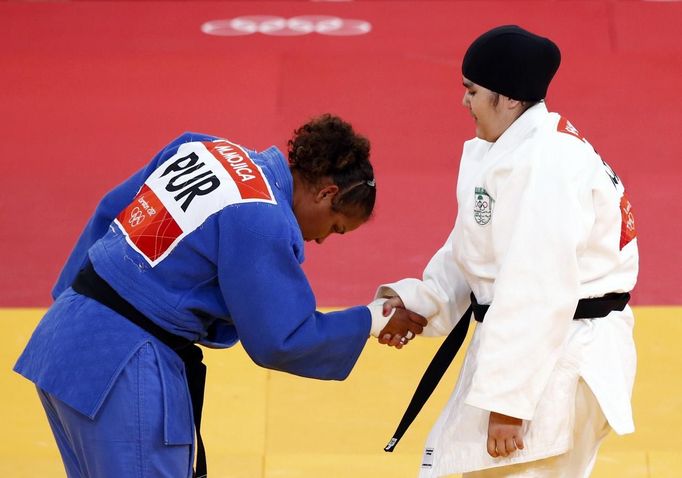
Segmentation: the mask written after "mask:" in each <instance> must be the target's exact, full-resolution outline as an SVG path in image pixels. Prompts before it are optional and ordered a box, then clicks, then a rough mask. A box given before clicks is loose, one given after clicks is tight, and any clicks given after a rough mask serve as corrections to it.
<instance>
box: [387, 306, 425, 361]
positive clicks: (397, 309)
mask: <svg viewBox="0 0 682 478" xmlns="http://www.w3.org/2000/svg"><path fill="white" fill-rule="evenodd" d="M392 311H394V312H393V316H392V317H391V319H390V320H389V321H388V323H387V324H386V326H385V327H384V328H383V329H382V330H381V333H380V334H379V343H380V344H386V345H388V346H390V347H395V348H397V349H401V348H403V346H405V345H407V343H408V342H409V341H410V340H412V339H413V338H414V337H416V336H417V335H419V334H421V333H422V331H423V330H424V327H426V326H427V325H428V323H429V322H428V321H427V320H426V319H425V318H424V317H422V316H421V315H419V314H417V313H415V312H412V311H410V310H407V309H406V308H405V304H403V301H402V300H401V299H400V297H391V298H390V299H388V300H387V301H386V302H385V303H384V305H383V314H384V316H385V317H387V316H389V315H390V314H391V312H392Z"/></svg>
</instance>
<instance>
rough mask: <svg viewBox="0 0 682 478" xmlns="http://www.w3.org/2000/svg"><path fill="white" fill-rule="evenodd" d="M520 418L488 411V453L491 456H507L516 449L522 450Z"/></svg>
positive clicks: (521, 421)
mask: <svg viewBox="0 0 682 478" xmlns="http://www.w3.org/2000/svg"><path fill="white" fill-rule="evenodd" d="M522 425H523V420H522V419H520V418H515V417H510V416H508V415H502V414H501V413H497V412H490V418H489V419H488V454H489V455H490V456H492V457H493V458H497V457H498V456H509V454H511V453H514V452H515V451H516V450H523V437H522V436H521V427H522Z"/></svg>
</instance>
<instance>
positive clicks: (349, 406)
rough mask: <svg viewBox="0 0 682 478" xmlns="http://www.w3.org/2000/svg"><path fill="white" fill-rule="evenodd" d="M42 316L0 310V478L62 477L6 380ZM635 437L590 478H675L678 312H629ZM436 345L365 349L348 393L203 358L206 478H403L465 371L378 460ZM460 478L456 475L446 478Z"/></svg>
mask: <svg viewBox="0 0 682 478" xmlns="http://www.w3.org/2000/svg"><path fill="white" fill-rule="evenodd" d="M43 312H44V311H43V310H42V309H0V336H1V337H2V341H3V343H2V347H0V365H1V366H2V369H1V370H2V372H1V373H0V387H1V390H2V394H1V395H0V397H1V398H0V400H2V402H1V405H2V406H0V414H1V415H0V419H1V423H2V425H3V433H2V434H1V437H2V438H0V440H2V443H1V446H0V454H2V456H0V477H3V478H5V477H12V478H24V477H41V478H52V477H63V476H65V473H64V470H63V468H62V465H61V461H60V458H59V454H58V451H57V447H56V445H55V444H54V441H53V439H52V435H51V432H50V430H49V426H48V424H47V419H46V418H45V416H44V413H43V410H42V407H41V406H40V403H39V401H38V398H37V396H36V394H35V389H34V388H33V385H32V384H31V383H30V382H28V381H26V380H25V379H23V378H22V377H20V376H19V375H17V374H15V373H14V372H12V371H11V369H12V366H13V365H14V361H15V360H16V357H17V356H18V354H19V352H20V351H21V349H22V347H23V346H24V344H25V343H26V340H27V339H28V337H29V336H30V334H31V331H32V330H33V328H34V327H35V324H36V323H37V322H38V320H39V319H40V317H41V315H42V313H43ZM635 316H636V320H637V322H636V329H635V337H636V341H637V348H638V357H639V366H638V372H637V380H636V383H635V391H634V409H635V425H636V427H637V431H636V433H634V434H632V435H628V436H623V437H619V436H616V435H614V434H612V435H611V436H609V438H608V439H607V441H606V442H605V444H604V445H603V446H602V449H601V452H600V454H599V458H598V461H597V465H596V467H595V470H594V473H593V474H592V476H593V477H596V478H612V477H618V478H662V477H670V478H673V477H680V476H682V433H681V431H682V344H681V339H682V307H636V308H635ZM441 341H442V339H430V338H419V339H417V340H415V341H413V342H412V343H411V344H410V345H409V346H408V347H406V348H404V349H402V350H396V349H392V348H388V347H385V346H380V345H379V344H378V343H377V342H376V340H374V339H371V340H370V341H369V343H368V344H367V346H366V348H365V350H364V352H363V354H362V356H361V357H360V360H359V362H358V364H357V366H356V367H355V369H354V370H353V372H352V373H351V376H350V377H349V378H348V379H347V380H346V381H343V382H325V381H317V380H309V379H303V378H300V377H294V376H290V375H286V374H283V373H280V372H272V371H268V370H264V369H262V368H259V367H257V366H256V365H255V364H253V363H252V362H251V361H250V360H249V358H248V356H247V355H246V353H245V352H244V350H243V349H242V348H241V347H239V346H237V347H234V348H232V349H229V350H218V351H215V350H206V352H205V356H206V360H205V361H206V363H207V365H208V384H207V390H206V403H205V407H204V415H203V417H204V418H203V424H202V435H203V437H204V442H205V444H206V447H207V450H208V460H209V462H208V463H209V470H210V476H211V477H212V478H320V477H324V478H365V477H367V478H388V477H390V478H403V477H405V478H407V477H415V476H416V475H417V474H418V469H419V463H420V460H421V447H422V444H423V441H424V439H425V438H426V435H427V433H428V431H429V429H430V426H431V424H432V423H433V422H434V421H435V419H436V417H437V415H438V412H439V411H440V409H441V407H442V406H443V405H444V404H445V402H446V400H447V398H448V396H449V394H450V391H451V389H452V387H453V385H454V381H455V377H456V373H457V370H458V368H459V366H460V364H461V358H460V359H459V361H455V362H454V363H453V364H452V365H451V367H450V370H449V371H448V373H447V375H446V376H445V377H444V378H443V380H442V382H441V384H440V386H439V387H438V389H437V390H436V392H435V393H434V395H433V396H432V397H431V399H430V401H429V402H428V403H427V405H426V407H425V408H424V410H423V411H422V413H421V414H420V415H419V417H418V418H417V419H416V421H415V422H414V424H413V425H412V427H411V428H410V429H409V431H408V432H407V434H406V435H405V437H404V438H403V440H402V441H401V442H400V445H399V446H398V448H397V450H396V451H395V452H394V453H390V454H389V453H385V452H384V451H383V446H384V445H385V444H386V442H387V441H388V439H389V438H390V436H391V434H392V433H393V431H394V429H395V426H396V425H397V423H398V421H399V419H400V417H401V416H402V413H403V411H404V408H405V406H406V405H407V403H408V402H409V399H410V397H411V395H412V392H413V390H414V387H415V386H416V384H417V382H418V381H419V379H420V378H421V375H422V372H423V371H424V369H425V367H426V366H427V364H428V363H429V361H430V359H431V357H432V356H433V354H434V352H435V350H436V349H437V348H438V345H439V344H440V343H441ZM453 476H458V475H453Z"/></svg>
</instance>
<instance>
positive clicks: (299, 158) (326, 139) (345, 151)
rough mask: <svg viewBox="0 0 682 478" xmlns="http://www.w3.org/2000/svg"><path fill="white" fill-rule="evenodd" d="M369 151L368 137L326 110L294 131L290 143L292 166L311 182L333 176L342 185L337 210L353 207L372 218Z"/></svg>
mask: <svg viewBox="0 0 682 478" xmlns="http://www.w3.org/2000/svg"><path fill="white" fill-rule="evenodd" d="M369 151H370V144H369V140H368V139H367V138H365V137H364V136H362V135H360V134H357V133H356V132H355V131H354V130H353V127H352V126H351V124H350V123H347V122H346V121H344V120H342V119H341V118H339V117H338V116H334V115H331V114H329V113H327V114H323V115H321V116H319V117H317V118H313V119H312V120H310V121H309V122H307V123H306V124H304V125H303V126H301V127H300V128H297V129H296V130H294V134H293V137H292V138H291V139H290V140H289V142H288V153H289V167H290V169H291V171H292V172H294V171H295V172H297V173H298V174H299V175H300V176H301V177H302V178H303V179H304V180H305V181H306V182H307V183H309V184H312V185H317V184H319V183H320V182H321V181H323V180H324V179H326V178H330V179H331V180H332V181H333V183H334V184H336V185H337V186H338V187H339V194H337V195H336V197H335V198H334V203H333V204H332V207H333V208H334V210H336V211H340V212H348V213H350V211H351V210H353V209H354V210H355V211H359V212H360V213H361V215H362V217H365V218H369V217H370V216H371V215H372V211H373V210H374V203H375V201H376V184H375V181H374V170H373V168H372V164H371V163H370V162H369Z"/></svg>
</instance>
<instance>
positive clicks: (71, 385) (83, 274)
mask: <svg viewBox="0 0 682 478" xmlns="http://www.w3.org/2000/svg"><path fill="white" fill-rule="evenodd" d="M375 197H376V184H375V179H374V174H373V170H372V166H371V164H370V161H369V142H368V141H367V139H365V138H364V137H362V136H360V135H358V134H356V133H355V132H354V131H353V128H352V126H351V125H350V124H348V123H346V122H344V121H343V120H341V119H340V118H338V117H335V116H332V115H324V116H321V117H319V118H315V119H313V120H311V121H310V122H308V123H306V124H305V125H303V126H301V127H300V128H298V129H297V130H295V132H294V135H293V137H292V139H291V140H290V141H289V143H288V159H287V158H286V157H285V156H284V155H283V154H282V153H281V152H280V151H279V150H278V149H277V148H275V147H271V148H269V149H267V150H265V151H262V152H256V151H253V150H250V149H247V148H245V147H243V146H240V145H239V144H236V143H233V142H232V141H230V140H228V139H224V138H217V137H214V136H208V135H205V134H197V133H186V134H183V135H182V136H180V137H179V138H177V139H176V140H174V141H173V142H172V143H170V144H169V145H167V146H166V147H165V148H163V149H162V150H161V151H160V152H159V153H158V154H157V155H156V156H155V157H154V158H153V159H152V160H151V161H150V162H149V163H148V164H147V165H146V166H145V167H144V168H143V169H141V170H140V171H138V172H137V173H136V174H134V175H133V176H132V177H130V178H129V179H128V180H126V181H125V182H123V183H122V184H120V185H118V186H117V187H116V188H114V189H113V190H112V191H111V192H109V193H108V194H107V195H105V196H104V198H103V199H102V201H101V202H100V203H99V205H98V206H97V209H96V210H95V213H94V215H93V216H92V218H91V219H90V221H89V222H88V224H87V226H86V227H85V230H84V232H83V233H82V235H81V237H80V238H79V240H78V242H77V244H76V246H75V248H74V250H73V251H72V253H71V255H70V257H69V259H68V261H67V262H66V264H65V266H64V268H63V270H62V273H61V275H60V277H59V279H58V281H57V284H56V286H55V288H54V290H53V296H54V298H55V302H54V304H53V305H52V306H51V307H50V308H49V310H48V311H47V313H46V315H45V316H44V317H43V319H42V320H41V322H40V323H39V325H38V326H37V328H36V330H35V331H34V333H33V335H32V337H31V339H30V341H29V343H28V345H27V346H26V349H25V350H24V352H23V353H22V355H21V356H20V357H19V360H18V362H17V364H16V366H15V370H16V371H17V372H18V373H20V374H22V375H23V376H24V377H26V378H27V379H29V380H31V381H32V382H34V383H35V384H36V387H37V389H38V394H39V396H40V399H41V401H42V404H43V406H44V408H45V411H46V413H47V416H48V420H49V422H50V425H51V427H52V431H53V433H54V436H55V439H56V441H57V445H58V447H59V450H60V452H61V455H62V459H63V461H64V465H65V468H66V472H67V475H68V476H69V477H71V478H75V477H98V478H109V477H111V478H120V477H124V476H125V477H154V478H159V477H173V478H176V477H177V478H179V477H183V478H184V477H189V476H192V474H193V473H194V476H199V477H200V476H205V475H206V461H205V455H204V450H203V444H202V443H201V435H200V433H199V431H200V424H201V421H200V418H201V406H202V402H203V384H204V379H205V367H204V366H203V364H202V363H201V350H200V348H199V347H197V345H196V344H197V343H199V344H202V345H205V346H208V347H214V348H227V347H231V346H233V345H234V344H235V343H236V342H237V341H241V343H242V345H243V347H244V349H245V350H246V352H247V353H248V354H249V356H250V357H251V358H252V359H253V361H254V362H256V363H257V364H258V365H260V366H263V367H267V368H270V369H275V370H281V371H284V372H288V373H293V374H297V375H301V376H304V377H312V378H318V379H332V380H343V379H344V378H345V377H346V376H347V375H348V374H349V373H350V371H351V369H352V368H353V366H354V364H355V362H356V360H357V358H358V356H359V355H360V353H361V351H362V349H363V347H364V345H365V343H366V340H367V337H368V336H369V335H370V333H371V334H372V335H374V336H378V335H379V333H380V332H381V331H382V329H383V330H384V333H390V334H393V335H396V334H397V335H400V336H407V337H413V336H414V335H415V334H418V333H420V332H421V331H422V327H423V326H424V325H426V321H425V320H423V319H422V318H421V317H419V316H416V315H410V314H408V313H405V312H404V311H402V312H401V313H400V314H397V315H395V316H393V317H392V318H390V321H389V318H388V317H383V316H382V314H381V305H380V304H370V306H369V307H367V306H358V307H353V308H349V309H347V310H342V311H336V312H331V313H327V314H323V313H320V312H317V311H316V303H315V297H314V295H313V292H312V290H311V287H310V285H309V283H308V281H307V279H306V276H305V274H304V272H303V270H302V268H301V263H302V262H303V257H304V241H315V242H317V243H322V242H323V241H324V240H325V239H326V238H327V237H328V236H329V235H331V234H344V233H348V232H351V231H353V230H355V229H357V228H358V227H359V226H361V225H362V224H363V223H365V222H366V221H367V219H368V218H369V217H370V216H371V214H372V210H373V208H374V201H375ZM370 308H376V309H377V310H378V312H377V310H374V311H373V312H372V313H370ZM372 317H374V318H372ZM387 322H388V324H387ZM394 345H395V344H394ZM398 347H400V345H398ZM195 429H196V440H195ZM195 449H196V450H197V451H196V455H197V463H196V472H195V471H194V466H193V465H194V456H195Z"/></svg>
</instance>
